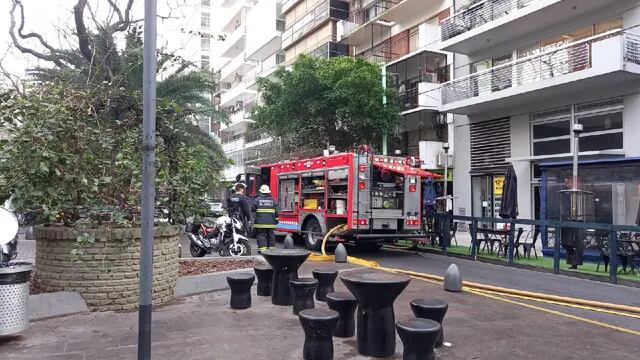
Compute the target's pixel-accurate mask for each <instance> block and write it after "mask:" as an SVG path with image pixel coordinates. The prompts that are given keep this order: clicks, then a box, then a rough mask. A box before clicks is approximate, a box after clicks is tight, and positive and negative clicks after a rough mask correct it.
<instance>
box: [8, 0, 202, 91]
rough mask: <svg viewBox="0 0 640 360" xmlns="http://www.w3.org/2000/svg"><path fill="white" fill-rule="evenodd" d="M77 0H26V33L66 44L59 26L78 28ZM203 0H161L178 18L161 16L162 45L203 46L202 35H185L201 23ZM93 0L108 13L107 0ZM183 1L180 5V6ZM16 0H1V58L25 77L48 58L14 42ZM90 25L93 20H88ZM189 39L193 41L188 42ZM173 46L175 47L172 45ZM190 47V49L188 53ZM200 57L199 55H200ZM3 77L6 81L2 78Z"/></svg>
mask: <svg viewBox="0 0 640 360" xmlns="http://www.w3.org/2000/svg"><path fill="white" fill-rule="evenodd" d="M115 1H116V3H119V4H122V8H124V4H125V3H126V0H115ZM76 2H77V0H22V3H23V5H24V8H25V28H24V33H27V32H31V31H33V32H37V33H39V34H41V35H43V36H44V37H45V39H46V40H47V41H48V42H49V43H50V44H51V45H52V46H54V47H58V46H60V45H61V44H65V43H66V41H65V40H64V39H63V38H62V37H61V36H59V34H58V33H59V32H58V31H57V29H60V28H62V29H70V28H74V27H75V24H74V22H73V5H75V3H76ZM185 3H187V4H188V3H194V4H198V5H197V6H185V5H184V4H185ZM199 3H200V1H199V0H159V1H158V13H159V14H168V9H169V8H173V9H174V10H173V12H172V16H174V17H176V18H177V19H171V20H158V29H159V33H160V36H159V39H158V46H159V47H163V46H166V47H169V48H170V49H168V50H172V51H175V50H182V52H183V54H181V55H182V56H189V55H190V53H192V52H193V49H188V48H189V47H191V48H193V45H194V44H195V43H196V40H197V47H199V46H200V43H199V38H197V37H196V38H194V37H193V36H184V30H183V29H189V28H190V27H194V26H198V27H199V25H200V19H199V12H198V11H199V10H198V8H199ZM89 4H90V5H91V6H93V7H94V8H95V9H96V12H97V13H98V14H100V15H102V16H106V14H107V11H106V9H107V6H108V4H107V3H106V0H90V1H89ZM178 5H180V6H178ZM11 6H12V0H0V60H1V61H2V65H3V67H4V68H5V69H7V70H8V71H9V72H10V73H12V74H14V75H16V76H18V77H24V76H25V70H26V69H29V68H31V67H34V66H36V65H45V64H47V62H45V61H40V62H38V60H37V59H36V58H34V57H33V56H30V55H24V54H22V53H20V51H18V50H17V49H15V48H12V46H11V38H10V36H9V24H10V16H9V11H10V10H11ZM143 7H144V0H136V2H135V3H134V9H133V14H134V17H136V18H140V17H141V14H142V13H143ZM87 25H89V24H87ZM187 42H189V44H187ZM23 43H24V44H26V45H31V46H32V47H34V48H37V49H41V48H40V47H38V46H37V45H36V46H34V45H35V44H36V42H35V41H33V42H29V41H24V40H23ZM171 47H172V48H171ZM185 51H186V53H184V52H185ZM198 60H199V59H198ZM0 81H5V79H2V80H0Z"/></svg>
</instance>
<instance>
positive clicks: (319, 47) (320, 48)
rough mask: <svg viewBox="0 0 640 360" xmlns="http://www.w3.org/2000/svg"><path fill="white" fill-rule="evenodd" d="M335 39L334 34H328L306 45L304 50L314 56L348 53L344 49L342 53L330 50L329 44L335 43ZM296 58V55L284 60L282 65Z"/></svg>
mask: <svg viewBox="0 0 640 360" xmlns="http://www.w3.org/2000/svg"><path fill="white" fill-rule="evenodd" d="M337 43H338V42H337V40H336V36H335V35H329V36H325V37H323V38H322V39H320V40H318V41H316V42H315V43H314V44H313V45H311V46H308V47H307V50H306V52H305V53H306V54H309V55H312V56H316V57H332V56H339V55H345V56H346V55H348V51H345V52H344V53H338V52H336V51H333V52H332V51H331V49H330V44H337ZM342 45H343V46H344V48H345V49H346V48H347V45H344V44H342ZM297 58H298V56H297V55H295V56H293V57H291V58H289V60H287V61H285V62H284V64H283V66H285V67H286V66H289V65H291V64H293V63H294V62H295V61H296V59H297Z"/></svg>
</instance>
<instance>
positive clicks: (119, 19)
mask: <svg viewBox="0 0 640 360" xmlns="http://www.w3.org/2000/svg"><path fill="white" fill-rule="evenodd" d="M107 2H108V3H109V5H110V6H111V8H112V9H113V11H114V12H115V13H116V14H117V15H118V21H119V22H124V18H123V17H122V10H120V7H118V5H117V4H116V3H115V2H114V1H113V0H107Z"/></svg>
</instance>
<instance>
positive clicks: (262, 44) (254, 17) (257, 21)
mask: <svg viewBox="0 0 640 360" xmlns="http://www.w3.org/2000/svg"><path fill="white" fill-rule="evenodd" d="M279 7H280V6H279V3H278V2H277V1H264V0H263V1H260V2H258V3H257V4H256V5H255V6H254V7H253V8H252V9H251V10H250V11H249V12H248V13H247V16H246V17H247V41H246V44H245V45H246V51H247V57H248V58H249V59H252V60H256V61H263V60H264V59H266V58H268V57H269V56H271V55H272V54H273V53H275V52H277V51H278V50H280V47H281V44H282V32H283V31H284V20H282V19H279V17H280V12H279Z"/></svg>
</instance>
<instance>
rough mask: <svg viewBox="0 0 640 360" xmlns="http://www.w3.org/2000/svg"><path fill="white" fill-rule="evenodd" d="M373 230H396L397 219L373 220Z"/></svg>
mask: <svg viewBox="0 0 640 360" xmlns="http://www.w3.org/2000/svg"><path fill="white" fill-rule="evenodd" d="M371 222H372V225H373V226H372V227H373V230H397V229H398V219H373V220H372V221H371Z"/></svg>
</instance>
